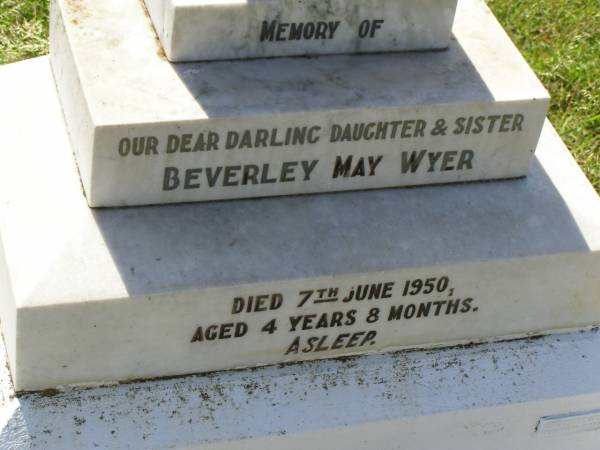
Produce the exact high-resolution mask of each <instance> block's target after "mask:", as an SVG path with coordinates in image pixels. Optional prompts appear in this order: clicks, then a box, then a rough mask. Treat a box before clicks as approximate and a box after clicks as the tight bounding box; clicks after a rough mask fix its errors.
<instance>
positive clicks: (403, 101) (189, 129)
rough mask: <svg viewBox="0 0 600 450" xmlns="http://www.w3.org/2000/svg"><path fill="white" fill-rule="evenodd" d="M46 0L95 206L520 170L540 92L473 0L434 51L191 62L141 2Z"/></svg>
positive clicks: (536, 124) (531, 142) (541, 108)
mask: <svg viewBox="0 0 600 450" xmlns="http://www.w3.org/2000/svg"><path fill="white" fill-rule="evenodd" d="M74 5H76V6H74ZM52 9H53V13H52V20H51V36H52V37H51V40H52V41H51V58H52V61H53V68H54V75H55V78H56V82H57V85H58V88H59V92H60V96H61V100H62V104H63V110H64V114H65V116H66V118H67V122H68V124H69V133H70V136H71V141H72V144H73V149H74V152H75V154H76V156H77V159H78V165H79V170H80V174H81V177H82V181H83V186H84V189H85V191H86V195H87V198H88V202H89V204H90V205H91V206H95V207H96V206H98V207H99V206H132V205H142V204H158V203H174V202H191V201H199V200H221V199H231V198H242V197H244V198H246V197H264V196H278V195H289V194H304V193H316V192H323V191H347V190H357V189H372V188H381V187H395V186H413V185H423V184H434V183H449V182H463V181H474V180H481V179H497V178H514V177H520V176H524V175H525V174H526V173H527V170H528V168H529V165H530V163H531V160H532V154H533V151H534V149H535V147H536V145H537V141H538V138H539V134H540V131H541V128H542V124H543V121H544V116H545V113H546V109H547V106H548V94H547V92H546V90H545V89H544V88H543V87H542V85H541V84H540V82H539V81H538V80H537V78H536V77H535V75H534V74H533V72H532V71H531V69H530V68H529V67H528V66H527V64H526V62H525V61H524V60H523V58H522V57H521V55H520V54H519V53H518V51H517V49H516V48H515V47H514V45H513V44H512V42H511V41H510V39H509V38H508V37H507V36H506V34H505V33H504V31H503V30H502V28H501V27H500V25H499V24H498V23H497V21H496V20H495V18H494V17H493V16H492V14H491V12H490V11H489V9H488V8H487V7H486V6H485V4H484V3H483V1H482V0H462V1H461V2H460V6H459V10H458V13H457V19H456V25H455V28H454V37H455V38H454V39H453V41H452V43H451V45H450V48H449V49H448V51H445V52H433V53H432V52H429V53H409V54H378V55H352V56H327V57H317V58H278V59H271V60H254V61H235V62H213V63H194V64H171V63H169V62H168V61H167V60H166V59H165V58H164V57H161V55H160V48H159V46H158V44H157V42H156V39H155V36H154V32H153V30H152V28H151V26H150V21H149V19H148V18H147V17H146V16H145V15H144V14H143V12H142V11H141V9H140V7H139V0H104V1H102V2H97V1H93V0H80V1H78V2H76V3H73V2H65V1H64V0H55V1H54V2H53V8H52ZM355 125H356V127H355ZM411 162H412V163H411Z"/></svg>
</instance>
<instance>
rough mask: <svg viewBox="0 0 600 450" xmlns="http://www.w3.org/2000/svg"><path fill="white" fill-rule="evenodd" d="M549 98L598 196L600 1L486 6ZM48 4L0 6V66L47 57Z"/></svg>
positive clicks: (499, 0)
mask: <svg viewBox="0 0 600 450" xmlns="http://www.w3.org/2000/svg"><path fill="white" fill-rule="evenodd" d="M487 1H488V4H489V5H490V7H491V8H492V9H493V10H494V12H495V13H496V15H497V17H498V19H499V20H500V22H502V24H503V25H504V27H505V28H506V30H507V31H508V33H509V34H510V36H511V37H512V39H513V40H514V41H515V43H516V44H517V46H518V47H519V48H520V49H521V51H522V52H523V54H524V56H525V58H526V59H527V60H528V61H529V63H530V64H531V66H532V67H533V69H534V70H535V71H536V73H537V74H538V76H539V77H540V79H541V80H542V82H543V83H544V85H545V86H546V87H547V88H548V90H549V91H550V93H551V95H552V98H553V100H552V105H551V108H550V118H551V120H552V122H553V123H554V125H555V126H556V128H557V130H558V132H559V133H560V135H561V136H562V138H563V139H564V140H565V142H566V143H567V145H568V146H569V148H570V149H571V151H572V153H573V154H574V155H575V157H576V158H577V161H578V162H579V164H580V165H581V167H582V168H583V170H584V171H585V173H586V175H587V176H588V177H589V179H590V180H591V182H592V184H593V185H594V187H595V188H596V190H597V191H598V192H600V0H487ZM47 37H48V16H47V0H0V64H5V63H9V62H13V61H18V60H21V59H25V58H29V57H33V56H37V55H40V54H44V53H46V52H47V46H48V44H47Z"/></svg>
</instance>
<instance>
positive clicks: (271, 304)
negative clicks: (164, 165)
mask: <svg viewBox="0 0 600 450" xmlns="http://www.w3.org/2000/svg"><path fill="white" fill-rule="evenodd" d="M47 64H48V63H47V60H46V59H39V60H35V61H33V62H28V63H23V64H17V65H14V66H9V67H5V68H2V69H0V97H1V98H2V99H4V102H3V103H2V105H1V107H0V123H3V124H4V127H3V139H4V141H3V145H2V146H1V147H0V236H1V238H0V239H1V241H2V244H3V252H2V253H3V257H2V265H1V266H0V277H1V278H2V283H1V286H2V289H3V292H2V301H1V302H0V317H1V318H2V331H3V334H4V337H5V339H6V342H7V348H8V354H9V357H10V361H11V369H12V372H13V377H14V378H13V379H14V382H15V385H16V388H17V389H18V390H29V389H41V388H47V387H53V386H56V385H60V384H68V383H79V382H95V381H112V380H126V379H137V378H147V377H154V376H167V375H177V374H184V373H192V372H200V371H212V370H218V369H226V368H233V367H241V366H254V365H259V364H271V363H277V362H281V361H295V360H300V359H310V358H323V357H331V356H338V355H344V354H352V353H360V352H364V351H379V350H389V349H394V348H400V347H414V346H421V345H431V344H440V343H449V342H458V341H460V342H470V341H477V340H480V339H487V338H490V337H497V336H506V335H521V334H527V333H535V332H540V331H542V330H553V329H562V328H572V327H580V326H585V325H589V324H593V323H596V322H599V321H600V302H599V301H598V293H599V292H600V285H599V284H600V278H599V277H598V273H599V271H600V254H599V249H600V200H599V199H598V196H597V194H596V193H595V191H594V190H593V189H592V187H591V186H590V184H589V183H588V181H587V180H586V179H585V177H584V176H583V174H582V173H581V171H580V170H579V168H578V167H577V165H576V163H575V162H574V161H573V159H572V157H571V156H570V155H569V153H568V151H567V150H566V149H565V148H564V146H563V145H562V143H561V142H560V140H559V138H558V137H557V136H556V134H555V133H554V131H553V130H552V128H551V127H550V126H549V125H548V126H547V127H546V129H545V132H544V134H543V137H542V140H541V143H540V146H539V149H538V152H537V159H536V162H535V164H534V165H533V168H532V171H531V174H530V176H529V177H528V178H526V179H521V180H513V181H505V182H494V183H484V184H475V185H462V186H461V185H458V186H444V187H425V188H421V189H413V190H384V191H370V192H359V193H346V194H335V195H332V194H330V195H320V196H303V197H288V198H279V199H262V200H260V201H256V200H253V201H250V200H246V201H232V202H227V203H204V204H193V205H179V206H163V207H146V208H129V209H114V210H91V209H90V208H88V206H87V203H86V201H85V198H84V196H83V193H82V192H81V190H80V184H79V178H78V175H77V173H76V170H75V166H74V164H73V161H72V155H71V150H70V148H69V145H68V136H67V133H66V131H65V129H64V125H63V118H62V114H61V110H60V105H59V102H58V99H57V97H56V94H55V93H54V91H53V82H52V77H51V73H50V70H49V67H48V65H47ZM415 280H420V281H415ZM409 281H410V283H409ZM407 283H408V287H407ZM359 286H360V291H359V289H358V287H359ZM364 286H375V287H374V288H371V287H369V288H368V290H367V294H366V295H367V297H369V296H371V297H372V298H371V299H370V300H361V301H357V300H356V298H357V296H358V297H359V298H362V297H363V295H365V291H364ZM319 289H323V290H324V291H323V294H322V297H321V296H320V295H321V294H320V293H319V292H318V290H319ZM336 289H337V292H336ZM353 289H354V299H350V301H348V302H344V301H343V300H344V298H348V296H349V295H350V293H351V292H352V290H353ZM305 291H314V292H312V293H311V296H310V297H307V295H306V294H305V293H303V292H305ZM358 292H360V294H358ZM262 295H268V297H266V298H262V297H260V299H259V298H258V296H262ZM250 296H253V297H254V299H255V302H254V303H253V304H254V307H253V308H250V310H252V311H254V312H238V309H239V308H238V307H239V306H241V302H242V301H241V300H235V299H236V298H243V299H244V300H245V306H247V305H248V299H249V297H250ZM335 298H337V301H334V299H335ZM326 300H331V301H326ZM265 309H266V311H265ZM244 311H247V309H246V308H244ZM313 315H314V316H313ZM340 315H341V317H340ZM273 319H275V321H274V322H271V321H272V320H273ZM230 323H231V324H234V325H231V326H228V325H225V326H223V324H230ZM242 323H243V324H244V325H239V324H242ZM213 325H217V327H215V328H211V326H213ZM200 328H202V329H200ZM275 328H276V329H275ZM271 331H272V333H271ZM215 332H216V333H217V334H216V336H218V337H220V338H222V339H214V338H215ZM373 333H376V334H373ZM236 335H237V336H239V337H236ZM242 335H243V336H242ZM315 339H316V340H315ZM296 340H299V342H298V346H295V345H294V343H295V342H296ZM309 340H310V341H309ZM336 347H337V348H336ZM309 350H311V351H309Z"/></svg>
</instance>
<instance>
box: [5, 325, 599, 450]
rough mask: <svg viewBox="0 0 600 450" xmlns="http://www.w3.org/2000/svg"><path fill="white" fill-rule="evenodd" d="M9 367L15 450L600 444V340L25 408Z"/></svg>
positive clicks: (174, 384)
mask: <svg viewBox="0 0 600 450" xmlns="http://www.w3.org/2000/svg"><path fill="white" fill-rule="evenodd" d="M1 362H2V364H0V376H1V378H0V389H1V393H2V397H1V398H0V448H3V449H10V450H13V449H15V450H17V449H18V450H21V449H29V448H33V449H43V450H72V449H75V448H76V449H79V450H88V449H89V450H92V449H97V448H101V449H106V450H109V449H110V450H114V449H140V448H144V449H145V448H152V449H156V450H163V449H173V448H176V449H198V450H238V449H241V448H243V449H244V450H280V449H283V448H285V449H290V450H303V449H306V448H319V449H320V448H325V447H326V448H328V449H331V450H367V449H377V450H397V449H398V447H399V445H401V448H402V449H404V450H423V449H425V448H439V447H440V442H443V448H444V450H465V449H469V450H480V449H494V450H496V449H498V450H501V449H504V448H510V449H527V450H565V449H569V450H595V449H596V448H597V446H598V439H599V435H600V431H599V429H598V413H599V411H598V405H599V404H600V377H598V376H597V374H598V373H599V371H600V336H599V335H598V331H585V332H582V333H579V332H578V333H572V334H561V335H557V336H547V337H544V338H541V339H536V340H521V341H511V342H503V343H495V344H485V345H480V346H475V347H467V348H451V349H445V350H436V351H419V352H405V353H396V354H387V355H372V356H364V357H357V358H351V359H347V360H342V361H318V362H309V363H305V364H302V365H292V366H288V367H269V368H262V369H256V370H248V371H236V372H225V373H219V374H213V375H209V376H191V377H185V378H178V379H170V380H157V381H150V382H145V383H131V384H125V385H118V386H109V387H96V388H93V389H67V390H65V391H61V392H44V393H41V394H27V395H19V396H15V392H14V390H13V389H12V387H11V385H10V380H9V375H8V371H7V370H6V366H5V359H4V358H2V360H1ZM550 424H551V425H552V426H549V425H550Z"/></svg>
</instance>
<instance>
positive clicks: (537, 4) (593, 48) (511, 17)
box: [488, 0, 600, 192]
mask: <svg viewBox="0 0 600 450" xmlns="http://www.w3.org/2000/svg"><path fill="white" fill-rule="evenodd" d="M488 4H489V5H490V7H491V8H492V9H493V10H494V12H495V13H496V15H497V17H498V19H499V20H500V22H502V24H503V25H504V27H505V29H506V31H507V32H508V34H509V35H510V36H511V38H512V39H513V41H514V42H515V44H516V45H517V47H519V49H520V50H521V51H522V52H523V54H524V56H525V58H526V59H527V61H528V62H529V64H530V65H531V66H532V67H533V69H534V70H535V72H536V73H537V75H538V76H539V77H540V79H541V80H542V82H543V83H544V86H546V88H547V89H548V90H549V91H550V94H551V95H552V104H551V106H550V113H549V115H550V119H551V120H552V123H553V124H554V126H555V127H556V129H557V130H558V132H559V134H560V135H561V137H562V138H563V139H564V141H565V142H566V144H567V146H568V147H569V149H570V150H571V152H572V153H573V155H574V156H575V158H576V159H577V161H578V162H579V164H580V165H581V167H582V168H583V170H584V172H585V173H586V175H587V176H588V178H589V179H590V181H591V182H592V184H593V185H594V187H595V188H596V191H598V192H600V0H488Z"/></svg>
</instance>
